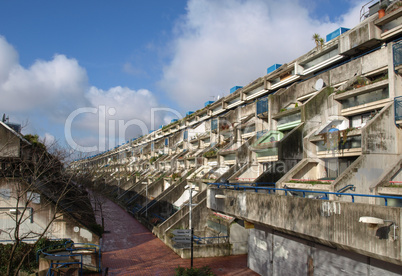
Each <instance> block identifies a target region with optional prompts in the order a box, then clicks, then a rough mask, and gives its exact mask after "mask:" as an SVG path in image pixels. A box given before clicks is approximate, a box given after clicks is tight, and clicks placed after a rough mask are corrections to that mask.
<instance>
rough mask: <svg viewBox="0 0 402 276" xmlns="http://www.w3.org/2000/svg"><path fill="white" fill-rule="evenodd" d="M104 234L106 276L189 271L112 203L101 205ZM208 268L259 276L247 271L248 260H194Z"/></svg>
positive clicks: (183, 261) (184, 261)
mask: <svg viewBox="0 0 402 276" xmlns="http://www.w3.org/2000/svg"><path fill="white" fill-rule="evenodd" d="M103 210H104V214H105V216H104V217H105V230H106V231H107V233H105V234H104V235H103V239H102V251H103V254H102V264H103V267H104V268H106V267H108V268H109V274H108V275H169V276H170V275H174V272H175V268H177V267H178V266H182V267H190V259H181V258H180V257H179V256H178V255H177V254H175V253H174V252H173V251H172V250H171V249H170V248H169V247H167V246H166V245H165V244H164V243H163V242H162V241H161V240H159V239H158V238H157V237H156V236H154V235H153V234H152V233H151V232H150V231H149V230H148V229H147V228H146V227H144V226H143V225H142V224H141V223H139V222H138V221H137V220H136V219H135V218H133V217H132V216H131V215H129V214H128V213H126V212H125V211H124V210H123V209H122V208H121V207H120V206H118V205H117V204H115V203H113V202H112V201H109V200H107V201H105V203H104V204H103ZM205 265H208V266H209V267H210V268H211V269H212V271H213V272H214V273H215V274H216V275H258V274H256V273H254V272H253V271H251V270H250V269H248V268H247V256H246V255H240V256H228V257H214V258H197V259H194V266H195V267H202V266H205Z"/></svg>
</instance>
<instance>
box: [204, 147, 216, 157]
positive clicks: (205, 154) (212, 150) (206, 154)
mask: <svg viewBox="0 0 402 276" xmlns="http://www.w3.org/2000/svg"><path fill="white" fill-rule="evenodd" d="M203 156H204V157H205V158H214V157H216V156H217V151H216V150H215V149H211V150H209V151H207V152H205V153H204V154H203Z"/></svg>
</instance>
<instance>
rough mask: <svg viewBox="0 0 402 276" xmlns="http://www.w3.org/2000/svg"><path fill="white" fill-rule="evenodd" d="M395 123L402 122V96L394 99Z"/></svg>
mask: <svg viewBox="0 0 402 276" xmlns="http://www.w3.org/2000/svg"><path fill="white" fill-rule="evenodd" d="M394 106H395V122H396V121H400V120H402V96H400V97H396V98H395V99H394Z"/></svg>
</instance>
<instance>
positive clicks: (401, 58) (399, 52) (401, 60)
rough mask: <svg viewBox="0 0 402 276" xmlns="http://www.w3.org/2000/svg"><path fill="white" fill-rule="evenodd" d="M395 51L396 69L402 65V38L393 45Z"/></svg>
mask: <svg viewBox="0 0 402 276" xmlns="http://www.w3.org/2000/svg"><path fill="white" fill-rule="evenodd" d="M392 49H393V52H394V69H395V67H397V66H399V65H402V40H400V41H398V42H396V43H395V44H394V45H393V46H392Z"/></svg>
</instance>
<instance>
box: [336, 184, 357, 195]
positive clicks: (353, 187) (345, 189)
mask: <svg viewBox="0 0 402 276" xmlns="http://www.w3.org/2000/svg"><path fill="white" fill-rule="evenodd" d="M349 189H350V190H352V191H353V192H354V191H356V187H355V185H352V184H349V185H346V186H345V187H343V188H340V189H339V190H338V191H336V192H337V193H344V192H345V191H347V190H349ZM337 196H338V197H340V195H337Z"/></svg>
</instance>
